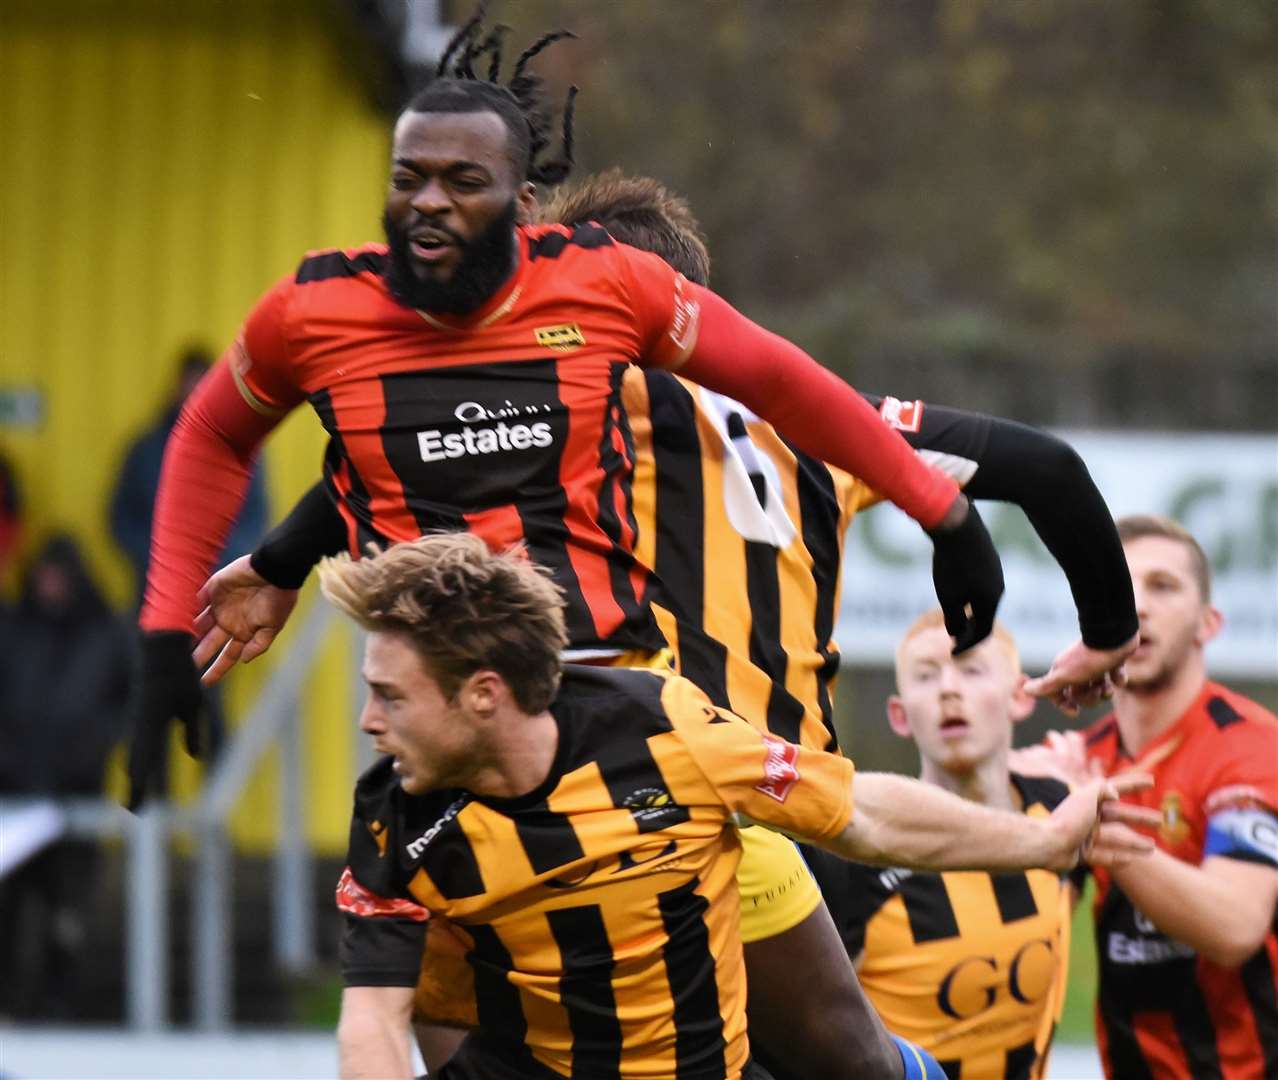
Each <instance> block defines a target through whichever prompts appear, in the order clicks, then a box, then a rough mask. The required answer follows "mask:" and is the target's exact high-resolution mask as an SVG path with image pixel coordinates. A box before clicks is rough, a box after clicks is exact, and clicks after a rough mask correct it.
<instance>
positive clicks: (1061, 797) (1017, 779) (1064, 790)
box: [1011, 773, 1069, 812]
mask: <svg viewBox="0 0 1278 1080" xmlns="http://www.w3.org/2000/svg"><path fill="white" fill-rule="evenodd" d="M1011 781H1012V786H1013V787H1015V788H1016V790H1017V792H1018V794H1019V795H1020V797H1021V802H1022V803H1023V804H1024V809H1025V810H1026V811H1027V812H1028V811H1029V810H1032V809H1033V808H1034V807H1035V806H1041V807H1043V808H1044V809H1045V810H1049V811H1050V810H1055V809H1056V807H1058V806H1059V805H1060V804H1061V803H1062V802H1064V801H1065V799H1066V797H1067V796H1068V795H1069V785H1068V784H1065V783H1063V782H1062V781H1060V780H1057V779H1055V778H1054V777H1050V776H1022V775H1021V774H1020V773H1012V774H1011Z"/></svg>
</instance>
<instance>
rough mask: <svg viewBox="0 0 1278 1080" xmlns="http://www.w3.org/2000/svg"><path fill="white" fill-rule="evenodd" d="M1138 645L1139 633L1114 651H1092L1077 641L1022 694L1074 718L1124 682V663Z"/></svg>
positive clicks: (1033, 680) (1104, 698)
mask: <svg viewBox="0 0 1278 1080" xmlns="http://www.w3.org/2000/svg"><path fill="white" fill-rule="evenodd" d="M1139 642H1140V635H1139V634H1133V635H1132V636H1131V638H1130V639H1129V640H1127V641H1125V642H1123V644H1122V645H1120V646H1118V648H1116V649H1093V648H1090V647H1089V646H1087V645H1084V644H1083V642H1082V641H1081V640H1080V641H1076V642H1074V644H1073V645H1071V646H1069V648H1067V649H1065V651H1064V652H1062V653H1061V654H1060V655H1059V656H1057V657H1056V659H1055V660H1053V661H1052V666H1051V667H1050V668H1049V669H1048V671H1047V674H1046V675H1041V676H1039V677H1038V678H1037V679H1030V680H1028V681H1027V682H1026V683H1025V687H1024V689H1025V692H1026V693H1028V694H1033V695H1034V697H1040V698H1047V699H1049V700H1050V701H1051V702H1052V704H1054V705H1055V706H1056V707H1057V708H1058V709H1060V710H1061V712H1063V713H1065V715H1066V716H1077V715H1078V710H1079V709H1080V708H1087V707H1089V706H1092V705H1096V704H1099V703H1100V702H1102V701H1106V700H1108V699H1109V698H1110V697H1112V696H1113V694H1114V691H1115V690H1117V689H1118V688H1119V687H1120V686H1122V685H1123V684H1124V683H1126V681H1127V675H1126V673H1125V672H1124V670H1123V661H1125V660H1126V659H1127V658H1128V657H1129V656H1131V654H1132V653H1133V652H1135V651H1136V646H1137V644H1139Z"/></svg>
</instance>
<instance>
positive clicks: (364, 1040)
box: [337, 987, 413, 1080]
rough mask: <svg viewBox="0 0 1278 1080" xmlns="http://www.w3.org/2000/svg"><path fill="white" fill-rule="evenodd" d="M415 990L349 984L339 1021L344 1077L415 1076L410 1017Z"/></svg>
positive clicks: (385, 1079) (391, 1079)
mask: <svg viewBox="0 0 1278 1080" xmlns="http://www.w3.org/2000/svg"><path fill="white" fill-rule="evenodd" d="M411 1004H412V990H411V989H406V990H400V988H398V987H348V988H347V989H346V990H345V992H344V993H343V994H342V1016H341V1019H340V1020H339V1021H338V1025H337V1056H338V1067H339V1071H340V1074H341V1077H342V1080H412V1076H413V1067H412V1056H411V1053H410V1051H409V1044H408V1038H409V1032H408V1021H409V1016H410V1011H411Z"/></svg>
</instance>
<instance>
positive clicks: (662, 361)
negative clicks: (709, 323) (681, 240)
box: [616, 244, 701, 370]
mask: <svg viewBox="0 0 1278 1080" xmlns="http://www.w3.org/2000/svg"><path fill="white" fill-rule="evenodd" d="M616 251H617V253H618V258H619V259H620V260H621V268H622V276H623V279H624V281H625V284H626V291H627V293H628V296H629V300H630V306H631V310H632V311H633V313H634V317H635V330H636V332H637V334H638V338H639V355H640V357H642V359H641V361H640V363H641V364H642V365H643V366H644V367H657V368H669V369H672V370H673V369H675V368H678V367H679V366H680V365H682V364H683V363H684V361H686V360H687V359H688V356H689V355H690V354H691V352H692V349H693V347H694V346H695V345H696V343H697V335H698V334H699V332H700V328H701V304H700V301H699V300H698V299H697V297H696V295H695V294H696V292H697V286H694V285H692V283H691V282H689V281H688V279H687V278H685V277H684V276H683V275H682V274H680V273H679V272H678V271H676V270H675V269H674V268H673V267H671V266H670V265H669V264H668V263H667V262H666V261H665V260H664V259H660V258H658V257H657V256H656V255H653V254H651V253H650V252H647V251H640V250H639V249H638V248H632V247H629V246H627V245H624V244H622V245H618V246H617V248H616Z"/></svg>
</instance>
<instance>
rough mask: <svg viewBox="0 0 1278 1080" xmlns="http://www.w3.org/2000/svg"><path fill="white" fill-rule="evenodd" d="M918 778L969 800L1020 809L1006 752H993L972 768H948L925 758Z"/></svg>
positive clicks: (989, 805) (985, 804)
mask: <svg viewBox="0 0 1278 1080" xmlns="http://www.w3.org/2000/svg"><path fill="white" fill-rule="evenodd" d="M919 778H920V779H921V780H923V781H924V782H925V783H928V784H934V785H935V786H936V787H939V788H944V789H945V790H946V791H948V792H949V793H950V794H951V795H957V796H958V797H959V798H961V799H967V800H968V801H969V802H974V803H980V804H981V805H982V806H988V807H989V808H990V809H992V810H1019V809H1020V800H1019V798H1018V797H1017V795H1016V791H1015V789H1014V788H1013V787H1012V781H1011V778H1010V776H1009V774H1008V770H1007V754H1006V752H999V753H997V754H992V755H991V756H990V757H988V758H986V760H984V761H982V762H981V763H980V764H979V765H977V766H976V767H975V768H974V769H969V770H964V771H963V772H951V771H950V770H948V769H943V768H941V767H940V766H939V765H937V764H934V763H933V762H930V761H927V760H924V762H923V770H922V772H921V773H920V775H919Z"/></svg>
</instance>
